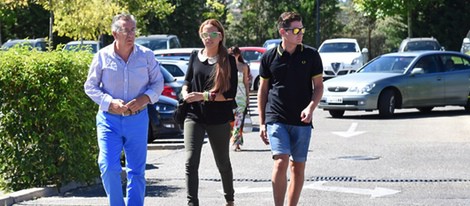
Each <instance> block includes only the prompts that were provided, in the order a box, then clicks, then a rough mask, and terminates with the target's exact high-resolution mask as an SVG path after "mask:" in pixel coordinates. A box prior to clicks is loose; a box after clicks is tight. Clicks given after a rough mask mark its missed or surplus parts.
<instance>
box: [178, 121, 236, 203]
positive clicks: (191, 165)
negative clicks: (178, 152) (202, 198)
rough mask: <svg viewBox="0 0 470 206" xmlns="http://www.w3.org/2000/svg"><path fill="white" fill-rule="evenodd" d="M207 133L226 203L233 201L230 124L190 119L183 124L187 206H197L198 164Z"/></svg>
mask: <svg viewBox="0 0 470 206" xmlns="http://www.w3.org/2000/svg"><path fill="white" fill-rule="evenodd" d="M206 132H207V135H208V137H209V143H210V144H211V148H212V153H213V155H214V158H215V162H216V165H217V168H218V169H219V173H220V176H221V179H222V186H223V189H224V196H225V200H226V201H233V194H234V189H233V173H232V165H231V163H230V155H229V154H230V152H229V144H230V123H228V122H227V123H224V124H218V125H207V124H202V123H196V122H195V121H193V120H191V119H186V120H185V122H184V146H185V149H186V192H187V198H188V205H191V206H198V205H199V199H198V187H199V174H198V170H199V163H200V160H201V150H202V145H203V143H204V135H205V133H206Z"/></svg>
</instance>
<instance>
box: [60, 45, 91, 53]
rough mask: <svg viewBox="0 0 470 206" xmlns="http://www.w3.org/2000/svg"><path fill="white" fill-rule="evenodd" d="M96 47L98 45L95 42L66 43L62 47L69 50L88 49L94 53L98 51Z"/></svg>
mask: <svg viewBox="0 0 470 206" xmlns="http://www.w3.org/2000/svg"><path fill="white" fill-rule="evenodd" d="M97 47H98V46H97V45H96V44H68V45H65V48H64V49H65V50H69V51H79V50H82V51H85V50H88V51H91V52H92V53H93V54H94V53H96V52H97V51H98V48H97Z"/></svg>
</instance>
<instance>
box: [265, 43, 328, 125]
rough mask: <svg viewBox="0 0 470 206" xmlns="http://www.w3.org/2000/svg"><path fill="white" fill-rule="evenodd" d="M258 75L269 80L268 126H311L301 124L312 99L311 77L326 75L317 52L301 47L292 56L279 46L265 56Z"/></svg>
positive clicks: (310, 48)
mask: <svg viewBox="0 0 470 206" xmlns="http://www.w3.org/2000/svg"><path fill="white" fill-rule="evenodd" d="M259 73H260V77H261V78H263V79H269V92H268V100H267V104H266V108H265V113H266V116H265V118H266V119H265V123H272V122H280V123H284V124H290V125H311V124H306V123H303V122H302V121H301V118H300V113H301V112H302V110H303V109H305V108H306V107H307V106H308V104H309V103H310V101H311V100H312V94H313V85H312V78H313V77H317V76H321V75H322V74H323V65H322V62H321V58H320V55H319V54H318V51H317V50H316V49H315V48H313V47H310V46H307V45H303V44H300V45H298V46H297V47H296V49H295V52H294V53H293V54H292V55H291V54H289V53H288V52H287V51H284V49H283V48H282V46H281V45H279V46H277V47H275V48H273V49H270V50H269V51H267V52H266V53H265V54H264V55H263V57H262V59H261V65H260V69H259Z"/></svg>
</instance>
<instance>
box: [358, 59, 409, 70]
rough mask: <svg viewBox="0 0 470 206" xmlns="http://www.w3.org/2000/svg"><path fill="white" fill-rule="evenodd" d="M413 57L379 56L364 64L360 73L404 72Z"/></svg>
mask: <svg viewBox="0 0 470 206" xmlns="http://www.w3.org/2000/svg"><path fill="white" fill-rule="evenodd" d="M413 59H414V57H402V56H400V57H396V56H395V57H394V56H387V57H379V58H377V59H375V60H374V61H372V62H370V63H369V64H367V65H366V66H364V67H363V68H362V69H361V70H360V71H359V72H360V73H404V72H405V70H406V68H408V65H410V63H411V61H412V60H413Z"/></svg>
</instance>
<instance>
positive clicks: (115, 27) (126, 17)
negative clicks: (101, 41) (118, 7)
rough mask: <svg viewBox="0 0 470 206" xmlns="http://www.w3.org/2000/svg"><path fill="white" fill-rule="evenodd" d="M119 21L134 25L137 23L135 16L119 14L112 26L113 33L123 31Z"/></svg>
mask: <svg viewBox="0 0 470 206" xmlns="http://www.w3.org/2000/svg"><path fill="white" fill-rule="evenodd" d="M119 20H124V21H133V22H134V23H137V22H136V20H135V18H134V16H133V15H131V14H125V13H122V14H118V15H116V16H114V17H113V23H112V24H111V31H113V32H115V31H116V32H117V31H119V29H121V25H119V24H118V23H117V22H118V21H119Z"/></svg>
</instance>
